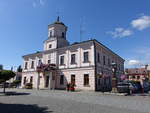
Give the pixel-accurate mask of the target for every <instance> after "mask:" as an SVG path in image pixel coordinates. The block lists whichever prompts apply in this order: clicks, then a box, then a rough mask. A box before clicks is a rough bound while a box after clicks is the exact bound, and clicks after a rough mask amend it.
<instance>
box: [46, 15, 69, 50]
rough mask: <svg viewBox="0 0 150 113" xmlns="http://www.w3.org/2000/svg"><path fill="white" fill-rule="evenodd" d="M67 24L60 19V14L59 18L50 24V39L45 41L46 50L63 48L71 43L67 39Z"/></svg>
mask: <svg viewBox="0 0 150 113" xmlns="http://www.w3.org/2000/svg"><path fill="white" fill-rule="evenodd" d="M66 32H67V26H65V24H64V23H63V22H61V21H60V19H59V16H58V17H57V20H56V21H55V22H54V23H53V24H50V25H48V39H47V40H46V41H45V42H44V50H50V49H56V48H61V47H65V46H68V45H69V42H68V41H67V40H66Z"/></svg>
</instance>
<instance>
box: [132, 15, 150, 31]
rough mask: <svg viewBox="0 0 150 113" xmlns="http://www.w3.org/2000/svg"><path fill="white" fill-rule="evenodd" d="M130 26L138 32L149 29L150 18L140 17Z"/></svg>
mask: <svg viewBox="0 0 150 113" xmlns="http://www.w3.org/2000/svg"><path fill="white" fill-rule="evenodd" d="M131 25H132V27H133V28H136V29H138V30H143V29H146V28H148V27H150V16H145V15H144V16H141V17H140V18H138V19H135V20H133V21H132V22H131Z"/></svg>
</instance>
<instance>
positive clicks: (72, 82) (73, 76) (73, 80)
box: [71, 75, 76, 85]
mask: <svg viewBox="0 0 150 113" xmlns="http://www.w3.org/2000/svg"><path fill="white" fill-rule="evenodd" d="M75 82H76V80H75V75H71V84H74V85H75Z"/></svg>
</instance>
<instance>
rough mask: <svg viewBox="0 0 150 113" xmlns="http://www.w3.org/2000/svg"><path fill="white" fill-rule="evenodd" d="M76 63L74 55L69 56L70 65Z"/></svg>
mask: <svg viewBox="0 0 150 113" xmlns="http://www.w3.org/2000/svg"><path fill="white" fill-rule="evenodd" d="M75 63H76V55H75V54H72V55H71V64H75Z"/></svg>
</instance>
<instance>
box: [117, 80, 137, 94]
mask: <svg viewBox="0 0 150 113" xmlns="http://www.w3.org/2000/svg"><path fill="white" fill-rule="evenodd" d="M117 90H118V92H119V93H129V92H130V93H134V92H135V91H136V87H135V86H134V84H132V83H131V82H119V83H118V84H117Z"/></svg>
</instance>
